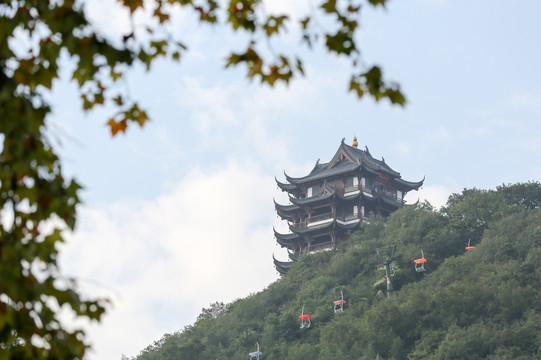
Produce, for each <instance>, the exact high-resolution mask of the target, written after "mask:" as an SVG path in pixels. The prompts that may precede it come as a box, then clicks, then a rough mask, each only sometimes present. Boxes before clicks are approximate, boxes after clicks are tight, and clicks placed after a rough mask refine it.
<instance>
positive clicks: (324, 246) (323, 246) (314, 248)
mask: <svg viewBox="0 0 541 360" xmlns="http://www.w3.org/2000/svg"><path fill="white" fill-rule="evenodd" d="M333 246H334V244H333V243H332V241H329V242H324V243H319V244H315V245H310V247H309V248H308V252H309V253H311V252H314V251H318V250H324V249H330V248H332V247H333Z"/></svg>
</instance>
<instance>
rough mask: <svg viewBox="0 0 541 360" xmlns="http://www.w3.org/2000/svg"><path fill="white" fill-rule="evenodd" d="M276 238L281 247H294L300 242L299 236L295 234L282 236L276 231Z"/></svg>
mask: <svg viewBox="0 0 541 360" xmlns="http://www.w3.org/2000/svg"><path fill="white" fill-rule="evenodd" d="M274 237H275V238H276V242H277V243H278V244H280V246H282V247H287V248H291V247H294V246H295V245H296V243H297V241H298V240H299V235H297V234H295V233H291V234H280V233H279V232H277V231H276V230H274Z"/></svg>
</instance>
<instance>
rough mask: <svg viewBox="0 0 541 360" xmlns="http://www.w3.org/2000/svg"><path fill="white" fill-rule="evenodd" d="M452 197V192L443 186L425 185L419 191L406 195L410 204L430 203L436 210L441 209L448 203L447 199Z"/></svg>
mask: <svg viewBox="0 0 541 360" xmlns="http://www.w3.org/2000/svg"><path fill="white" fill-rule="evenodd" d="M449 195H451V190H449V189H448V188H447V187H445V186H443V185H432V186H426V185H424V186H423V187H421V189H419V191H410V192H409V193H408V194H407V195H406V201H407V203H408V204H412V203H415V202H416V201H417V200H419V201H425V200H426V201H428V202H429V203H430V204H432V206H434V208H435V209H439V208H441V207H442V206H444V205H445V204H446V203H447V199H448V198H449Z"/></svg>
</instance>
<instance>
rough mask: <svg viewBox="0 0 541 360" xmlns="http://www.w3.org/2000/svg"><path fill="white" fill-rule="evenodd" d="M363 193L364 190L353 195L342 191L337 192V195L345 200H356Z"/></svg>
mask: <svg viewBox="0 0 541 360" xmlns="http://www.w3.org/2000/svg"><path fill="white" fill-rule="evenodd" d="M361 194H362V191H359V192H357V193H355V194H353V195H349V196H348V195H347V193H345V194H344V195H342V194H340V193H337V194H336V195H337V197H338V198H339V199H341V200H344V201H351V200H355V199H358V198H360V197H361Z"/></svg>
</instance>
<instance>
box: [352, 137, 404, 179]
mask: <svg viewBox="0 0 541 360" xmlns="http://www.w3.org/2000/svg"><path fill="white" fill-rule="evenodd" d="M342 147H343V149H344V151H345V152H346V153H347V154H348V155H349V156H350V157H352V158H355V159H358V160H359V161H361V162H364V163H365V164H366V165H367V167H369V168H372V169H373V170H376V171H381V172H385V173H387V174H389V175H392V176H400V173H399V172H398V171H395V170H393V169H392V168H391V167H390V166H389V165H387V163H386V162H385V161H384V160H377V159H374V158H373V157H372V155H371V154H370V153H369V152H366V151H363V150H360V149H355V148H354V147H352V146H349V145H347V144H342Z"/></svg>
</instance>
